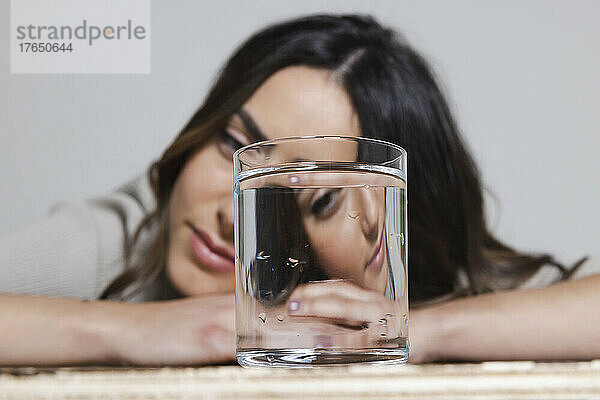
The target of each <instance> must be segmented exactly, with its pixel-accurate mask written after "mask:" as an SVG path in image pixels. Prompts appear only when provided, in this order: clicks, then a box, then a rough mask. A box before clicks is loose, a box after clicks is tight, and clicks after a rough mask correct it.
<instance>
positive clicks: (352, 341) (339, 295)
mask: <svg viewBox="0 0 600 400" xmlns="http://www.w3.org/2000/svg"><path fill="white" fill-rule="evenodd" d="M286 308H287V313H288V315H289V316H290V318H291V320H300V319H304V320H306V322H307V323H309V322H310V323H312V324H315V328H320V331H321V333H323V325H328V326H329V327H330V329H329V330H328V331H329V333H331V334H335V333H337V334H339V333H343V334H344V335H348V339H347V340H349V342H346V343H344V344H345V345H348V346H360V345H364V346H369V345H373V344H375V343H377V342H378V341H382V342H385V341H386V340H387V339H388V338H390V339H394V338H395V336H396V335H397V333H398V332H400V330H401V328H402V326H401V324H402V316H401V315H398V307H397V305H396V304H394V302H391V301H390V300H388V299H387V298H386V297H385V296H384V295H383V294H382V293H379V292H376V291H372V290H366V289H363V288H361V287H359V286H357V285H355V284H354V283H352V282H350V281H344V280H329V281H318V282H311V283H308V284H304V285H301V286H298V287H297V288H296V289H295V290H294V291H293V292H292V294H291V295H290V297H289V299H288V300H287V302H286ZM332 328H334V329H332ZM325 332H327V330H325ZM337 336H343V335H337ZM321 337H322V336H321ZM329 340H333V338H329ZM336 340H339V339H336ZM329 345H333V342H331V343H329ZM336 345H338V343H336Z"/></svg>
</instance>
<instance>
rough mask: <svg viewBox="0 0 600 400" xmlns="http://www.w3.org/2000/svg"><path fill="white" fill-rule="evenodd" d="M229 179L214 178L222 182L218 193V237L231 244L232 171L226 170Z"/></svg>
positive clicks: (232, 216)
mask: <svg viewBox="0 0 600 400" xmlns="http://www.w3.org/2000/svg"><path fill="white" fill-rule="evenodd" d="M227 172H228V175H229V179H226V178H225V176H223V178H222V179H220V178H221V177H220V176H215V179H218V180H219V181H221V182H222V184H221V185H220V190H219V191H218V193H219V194H218V196H219V197H218V208H217V222H218V224H219V235H220V236H221V238H222V239H223V240H225V241H226V242H230V243H233V234H234V233H233V220H234V215H233V169H231V170H228V171H227Z"/></svg>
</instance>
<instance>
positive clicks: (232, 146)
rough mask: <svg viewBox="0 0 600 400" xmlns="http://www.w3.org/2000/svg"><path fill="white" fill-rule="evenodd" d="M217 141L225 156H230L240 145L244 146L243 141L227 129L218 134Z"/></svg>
mask: <svg viewBox="0 0 600 400" xmlns="http://www.w3.org/2000/svg"><path fill="white" fill-rule="evenodd" d="M217 141H218V143H219V148H220V149H221V152H222V153H223V154H224V155H225V156H226V157H227V158H231V157H232V156H233V153H235V152H236V150H238V149H239V148H240V147H243V146H245V144H244V143H242V142H240V141H239V140H238V139H237V138H236V137H235V136H234V135H233V134H231V132H229V131H228V130H227V129H223V130H222V131H221V133H219V136H218V140H217Z"/></svg>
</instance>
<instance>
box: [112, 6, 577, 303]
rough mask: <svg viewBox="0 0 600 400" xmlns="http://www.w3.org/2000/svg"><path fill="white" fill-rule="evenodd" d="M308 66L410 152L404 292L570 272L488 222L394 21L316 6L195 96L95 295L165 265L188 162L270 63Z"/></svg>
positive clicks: (454, 137) (243, 51)
mask: <svg viewBox="0 0 600 400" xmlns="http://www.w3.org/2000/svg"><path fill="white" fill-rule="evenodd" d="M291 65H305V66H310V67H315V68H322V69H326V70H329V71H331V73H332V75H333V76H334V78H335V79H337V81H338V82H339V84H340V85H341V86H342V87H343V88H344V89H345V90H346V91H347V93H348V95H349V96H350V99H351V101H352V104H353V106H354V109H355V111H356V114H357V116H358V119H359V122H360V128H361V134H362V136H366V137H371V138H378V139H383V140H386V141H390V142H393V143H397V144H399V145H401V146H402V147H404V148H405V149H406V150H407V152H408V182H409V187H410V189H409V190H408V193H409V205H410V206H409V226H410V234H409V235H410V240H409V257H410V260H409V273H408V277H409V288H410V289H409V294H410V299H411V300H412V301H413V302H414V301H417V302H419V301H426V300H429V299H432V298H436V297H438V296H443V295H447V294H449V293H455V292H456V290H457V286H456V282H457V279H458V276H459V274H463V275H465V276H466V278H467V280H468V285H467V287H466V290H465V291H464V293H462V294H476V293H484V292H489V291H494V290H503V289H508V288H513V287H516V286H517V285H519V284H520V283H521V282H523V281H524V280H526V279H527V278H528V277H530V276H531V275H532V274H534V273H535V272H536V271H537V270H538V269H539V268H540V267H541V266H543V265H545V264H551V265H554V266H556V267H557V268H558V269H559V270H560V271H561V272H562V275H563V278H567V277H568V276H569V274H570V270H569V269H567V268H565V267H564V266H562V265H561V264H559V263H557V262H556V261H555V260H554V259H553V258H552V257H551V256H550V255H547V254H539V255H529V254H524V253H520V252H517V251H516V250H514V249H512V248H511V247H509V246H508V245H506V244H504V243H502V242H501V241H499V240H498V239H497V238H495V237H494V236H493V235H492V234H491V233H490V231H489V229H488V227H487V224H486V221H485V218H484V211H483V210H484V209H483V196H482V185H481V181H480V176H479V172H478V170H477V167H476V165H475V163H474V161H473V159H472V157H471V155H470V154H469V152H468V151H467V148H466V146H465V143H464V142H463V139H462V138H461V135H460V133H459V131H458V128H457V126H456V123H455V121H454V119H453V117H452V115H451V113H450V111H449V108H448V105H447V103H446V100H445V99H444V96H443V94H442V93H441V91H440V88H439V86H438V84H437V83H436V79H435V78H434V76H433V74H432V71H431V70H430V68H429V67H428V65H427V63H426V62H425V60H424V59H423V58H422V57H421V56H420V55H419V54H418V53H417V52H416V51H415V50H414V49H413V48H412V47H410V46H409V44H408V43H407V42H406V41H405V40H404V39H403V38H402V37H401V36H400V35H398V34H397V33H395V32H394V31H393V30H391V29H388V28H386V27H383V26H381V25H380V24H379V23H377V22H376V21H375V20H374V19H373V18H372V17H370V16H366V15H313V16H307V17H301V18H297V19H293V20H291V21H287V22H283V23H279V24H276V25H273V26H270V27H267V28H266V29H264V30H262V31H260V32H258V33H256V34H254V35H253V36H251V37H250V38H249V39H248V40H247V41H245V42H244V43H243V44H242V45H241V46H240V47H239V48H238V49H237V50H236V51H235V53H234V54H233V55H232V57H231V58H230V59H229V60H228V61H227V63H226V64H225V66H224V68H223V70H222V71H221V73H220V75H219V77H218V79H217V80H216V82H215V83H214V85H213V87H212V89H211V90H210V92H209V94H208V96H207V98H206V100H205V102H204V104H203V105H202V106H201V107H200V108H199V109H198V111H197V112H196V113H195V114H194V115H193V116H192V118H191V119H190V120H189V122H188V123H187V124H186V125H185V127H184V128H183V129H182V131H181V133H180V134H179V135H178V136H177V138H176V139H175V140H174V142H173V143H172V144H171V145H170V146H169V147H168V148H167V150H166V151H165V152H164V153H163V155H162V157H161V158H160V160H158V161H157V162H155V163H154V164H153V165H152V167H151V169H150V170H149V178H150V180H151V182H152V187H153V190H154V194H155V196H156V200H157V208H156V210H155V211H154V212H153V213H151V214H149V215H148V216H147V218H146V219H145V220H144V221H143V222H142V224H141V225H140V227H139V228H138V230H137V232H136V235H135V237H134V240H133V244H132V246H130V251H128V255H127V260H126V261H127V262H126V263H127V265H128V268H127V270H126V271H125V272H124V273H123V274H122V275H121V276H119V277H117V278H116V279H115V281H113V282H112V283H111V284H110V285H109V286H108V287H107V288H106V290H105V291H104V293H103V294H102V298H108V297H118V298H127V297H129V296H131V295H133V294H134V293H135V292H136V291H137V290H141V289H142V288H143V287H144V285H146V284H148V283H149V282H150V281H151V280H152V279H153V278H154V277H155V276H156V275H157V273H158V272H159V271H160V270H161V269H162V268H164V266H165V259H166V257H165V253H166V244H167V243H168V232H167V231H166V226H167V224H166V221H167V218H168V215H167V210H168V202H169V199H170V195H171V192H172V189H173V186H174V184H175V181H176V179H177V177H178V175H179V173H180V171H181V169H182V167H183V166H184V165H185V163H186V162H187V160H188V159H189V158H190V157H191V155H192V154H193V153H194V152H195V151H196V150H197V149H198V148H199V147H200V146H202V145H203V144H204V143H205V141H206V139H207V138H208V137H210V136H211V135H213V134H215V133H217V132H220V131H221V130H222V129H223V128H224V127H225V125H226V123H227V121H228V120H229V118H230V117H231V116H232V115H233V114H234V113H235V112H236V111H237V110H238V109H239V108H240V107H241V106H242V105H243V104H244V102H245V101H246V100H247V99H248V98H249V97H250V96H251V95H252V93H253V92H254V91H255V90H256V89H257V88H258V87H259V86H260V85H261V84H262V83H263V82H264V81H265V80H266V79H267V78H269V77H270V76H271V75H273V74H274V73H275V72H276V71H278V70H280V69H282V68H285V67H287V66H291ZM153 223H156V224H158V226H159V228H158V232H159V233H158V234H157V236H156V240H155V242H154V243H153V244H152V245H151V246H150V248H149V250H148V251H147V252H146V254H145V255H143V256H142V257H140V258H139V259H137V260H135V259H134V258H133V257H132V254H133V251H132V250H131V249H132V248H133V246H134V245H135V242H136V241H137V238H138V237H139V235H140V232H141V231H142V230H143V229H144V228H145V227H147V226H149V225H151V224H153Z"/></svg>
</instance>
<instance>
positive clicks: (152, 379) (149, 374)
mask: <svg viewBox="0 0 600 400" xmlns="http://www.w3.org/2000/svg"><path fill="white" fill-rule="evenodd" d="M275 398H285V399H286V400H293V399H384V398H386V399H389V398H396V399H530V398H543V399H600V360H595V361H592V362H569V363H534V362H529V361H526V362H485V363H481V364H429V365H405V366H369V365H352V366H347V367H320V368H315V369H282V368H252V369H246V368H241V367H239V366H237V365H226V366H210V367H199V368H134V369H132V368H92V367H86V368H83V367H82V368H39V369H36V368H0V399H2V400H4V399H11V400H12V399H19V400H25V399H275Z"/></svg>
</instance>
